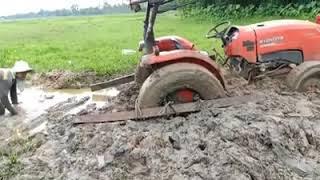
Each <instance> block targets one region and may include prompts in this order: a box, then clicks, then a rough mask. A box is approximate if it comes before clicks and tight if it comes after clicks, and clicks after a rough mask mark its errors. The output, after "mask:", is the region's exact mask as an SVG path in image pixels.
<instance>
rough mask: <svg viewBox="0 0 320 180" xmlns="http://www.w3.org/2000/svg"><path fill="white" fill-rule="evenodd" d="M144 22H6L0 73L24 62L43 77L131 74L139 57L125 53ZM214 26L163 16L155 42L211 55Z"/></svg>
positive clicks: (130, 18)
mask: <svg viewBox="0 0 320 180" xmlns="http://www.w3.org/2000/svg"><path fill="white" fill-rule="evenodd" d="M143 19H144V14H128V15H114V16H91V17H65V18H53V19H42V20H27V21H26V20H20V21H11V22H2V23H0V67H11V66H12V65H13V64H14V62H15V61H16V60H18V59H25V60H27V61H28V62H30V64H31V65H32V67H34V68H35V70H36V71H38V72H39V71H42V72H46V71H51V70H55V69H58V70H72V71H78V72H79V71H96V72H97V73H98V74H115V73H123V72H126V71H128V70H130V69H133V68H134V67H135V65H136V64H137V63H138V61H139V57H140V53H136V54H134V55H122V50H123V49H135V50H136V49H137V48H138V42H139V41H140V40H142V27H143ZM255 21H257V20H253V22H255ZM242 23H244V22H242ZM246 23H248V22H246ZM213 24H214V23H210V22H198V21H193V20H188V19H181V18H180V17H179V16H175V14H164V15H161V16H160V17H159V19H158V22H157V24H156V28H155V29H156V36H163V35H170V34H174V35H179V36H182V37H187V38H188V39H190V40H191V41H193V42H195V43H196V44H197V46H199V47H200V48H201V49H203V50H207V51H210V49H211V47H212V44H213V43H212V40H208V39H206V38H205V33H206V32H207V31H208V29H209V28H210V27H211V26H213ZM216 47H220V46H219V45H218V44H216Z"/></svg>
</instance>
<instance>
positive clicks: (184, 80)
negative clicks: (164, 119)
mask: <svg viewBox="0 0 320 180" xmlns="http://www.w3.org/2000/svg"><path fill="white" fill-rule="evenodd" d="M185 88H187V89H191V90H192V91H194V92H196V93H197V94H198V95H199V96H200V98H201V99H203V100H209V99H216V98H221V97H224V96H225V91H224V88H223V86H222V85H221V83H220V81H219V80H218V79H217V78H216V77H215V76H214V75H213V74H212V73H211V72H210V71H208V70H207V69H206V68H204V67H202V66H200V65H197V64H191V63H174V64H170V65H167V66H164V67H162V68H159V69H157V70H156V71H154V72H153V73H152V74H151V75H150V76H149V77H148V78H147V79H146V81H145V82H144V83H143V85H142V87H141V89H140V93H139V96H138V105H139V106H140V107H141V108H149V107H157V106H159V105H161V102H162V101H163V99H164V98H166V96H168V94H170V93H173V92H176V91H179V90H181V89H185Z"/></svg>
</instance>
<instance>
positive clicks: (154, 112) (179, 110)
mask: <svg viewBox="0 0 320 180" xmlns="http://www.w3.org/2000/svg"><path fill="white" fill-rule="evenodd" d="M260 100H263V97H261V96H256V95H253V96H250V95H249V96H239V97H229V98H222V99H216V100H209V101H203V102H195V103H186V104H176V105H172V108H173V109H174V111H173V110H172V109H171V108H167V112H164V110H165V109H166V108H164V107H155V108H148V109H142V110H141V112H142V113H141V115H140V116H139V117H137V115H136V112H135V111H124V112H116V113H107V114H96V115H88V116H79V119H78V120H77V121H75V122H74V124H88V123H110V122H119V121H120V122H121V121H126V120H146V119H150V118H157V117H164V116H170V115H179V114H184V113H194V112H199V111H201V109H204V108H225V107H230V106H234V105H239V104H244V103H247V102H257V101H260Z"/></svg>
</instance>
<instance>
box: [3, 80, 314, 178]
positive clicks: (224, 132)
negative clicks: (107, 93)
mask: <svg viewBox="0 0 320 180" xmlns="http://www.w3.org/2000/svg"><path fill="white" fill-rule="evenodd" d="M227 85H228V87H229V88H228V91H229V92H228V94H229V96H235V95H248V94H259V95H262V96H265V97H266V100H265V101H263V102H257V103H250V102H248V103H247V104H244V105H238V106H233V107H228V108H221V109H204V110H202V111H201V112H200V113H196V114H190V115H187V116H184V117H173V118H170V119H153V120H150V121H141V122H135V121H128V122H126V123H113V124H97V125H81V126H74V125H73V124H72V122H73V121H74V120H76V118H77V116H76V115H74V114H72V113H70V112H71V111H72V110H73V109H75V108H77V107H79V106H81V105H83V104H85V102H87V101H88V99H86V98H71V99H68V100H66V101H64V102H62V103H59V104H58V105H55V106H52V107H50V108H48V109H47V111H46V113H44V114H42V115H41V116H40V117H38V118H35V119H33V120H32V121H31V122H37V124H41V122H47V130H46V132H45V133H44V132H41V131H40V132H39V133H33V134H32V135H30V131H29V130H30V129H28V128H25V131H21V132H19V131H18V132H17V131H14V130H12V135H13V136H12V137H11V139H9V140H7V141H1V142H2V146H1V147H7V148H5V149H2V150H1V151H2V152H6V153H2V154H5V155H4V156H3V158H2V159H3V160H1V161H0V169H2V170H1V171H0V175H2V177H4V178H8V179H23V180H25V179H70V180H73V179H74V180H75V179H85V180H90V179H137V180H138V179H139V180H140V179H175V180H180V179H195V180H196V179H240V180H241V179H243V180H245V179H248V180H252V179H254V180H260V179H320V153H319V152H320V131H319V129H320V118H319V117H320V99H319V97H320V94H319V93H305V94H301V93H295V92H291V91H289V90H288V89H287V88H286V86H284V85H283V82H282V80H272V79H264V80H262V81H259V82H256V83H253V84H250V85H248V84H247V83H246V82H245V81H243V80H241V79H239V78H231V77H228V83H227ZM119 89H120V90H121V92H120V94H119V96H118V97H116V98H110V99H108V105H106V106H107V107H106V108H101V109H104V111H119V110H123V109H132V108H133V107H134V102H135V97H136V96H137V90H138V88H137V87H135V86H134V85H132V84H130V85H126V86H122V87H120V88H119ZM90 108H91V107H90V106H88V105H87V107H86V108H85V109H90ZM91 109H93V110H92V111H98V109H97V108H96V109H95V108H91ZM101 109H100V110H101ZM6 121H7V120H2V123H5V122H6ZM17 139H18V140H19V141H18V142H19V143H17ZM24 147H28V148H27V149H26V148H24ZM8 149H9V150H10V152H12V151H13V152H16V155H17V156H15V157H16V158H12V156H11V155H10V153H8V152H7V151H8ZM15 159H16V161H13V160H15ZM8 167H9V168H8ZM4 170H7V171H5V172H7V174H6V176H4V175H3V174H5V173H3V171H4ZM0 179H1V178H0Z"/></svg>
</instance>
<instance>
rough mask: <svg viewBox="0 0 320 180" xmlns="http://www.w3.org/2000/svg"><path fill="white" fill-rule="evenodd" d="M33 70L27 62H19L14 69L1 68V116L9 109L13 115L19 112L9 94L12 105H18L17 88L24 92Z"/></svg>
mask: <svg viewBox="0 0 320 180" xmlns="http://www.w3.org/2000/svg"><path fill="white" fill-rule="evenodd" d="M31 71H32V69H31V68H30V66H29V64H28V63H27V62H25V61H17V62H16V63H15V65H14V67H13V68H12V69H1V68H0V116H1V115H4V113H5V109H7V110H8V111H9V112H10V113H11V115H16V114H18V112H17V111H16V109H15V108H14V107H13V106H12V105H11V103H10V102H9V98H8V95H9V92H10V97H11V102H12V104H14V105H16V104H18V96H17V88H18V89H19V90H20V91H21V92H22V91H23V90H24V80H25V79H26V76H27V74H28V73H29V72H31Z"/></svg>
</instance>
